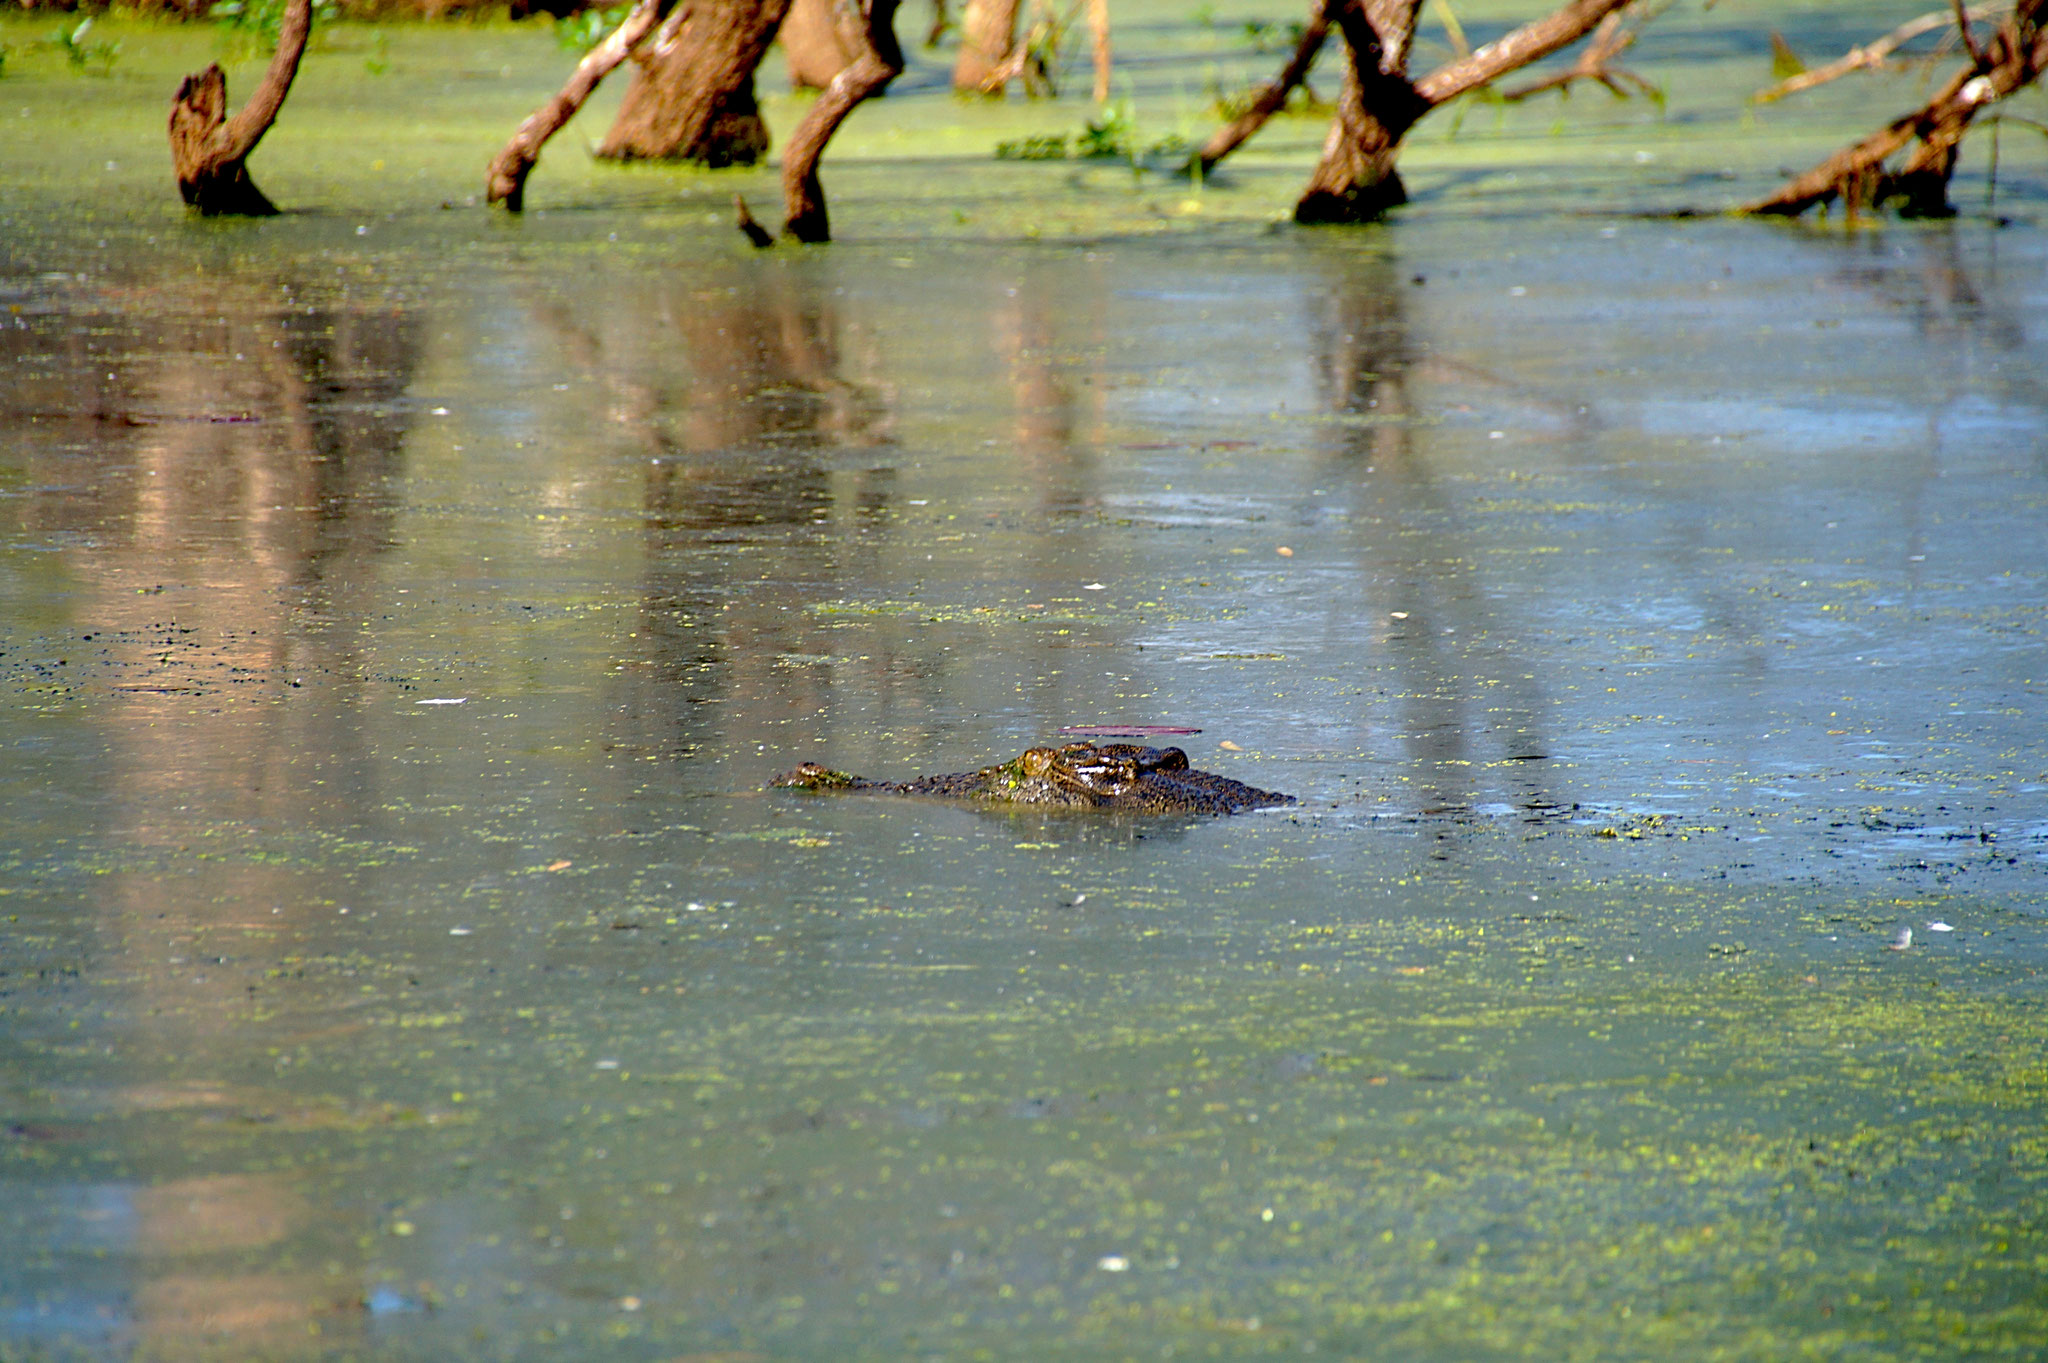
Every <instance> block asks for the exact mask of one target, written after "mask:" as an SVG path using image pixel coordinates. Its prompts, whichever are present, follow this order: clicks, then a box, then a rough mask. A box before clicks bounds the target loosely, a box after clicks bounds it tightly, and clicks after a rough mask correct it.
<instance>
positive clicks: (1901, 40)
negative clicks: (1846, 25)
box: [1750, 3, 2012, 104]
mask: <svg viewBox="0 0 2048 1363" xmlns="http://www.w3.org/2000/svg"><path fill="white" fill-rule="evenodd" d="M2011 8H2012V7H2011V6H2010V5H2008V4H2001V3H1994V4H1984V5H1976V6H1973V7H1971V8H1970V9H1968V10H1966V11H1964V13H1965V14H1967V15H1968V17H1969V18H1972V19H1994V18H1997V17H1998V16H2000V15H2002V14H2005V13H2007V12H2008V11H2009V10H2010V9H2011ZM1951 22H1953V16H1952V15H1949V14H1944V13H1942V12H1941V11H1939V10H1934V11H1930V12H1929V13H1926V14H1923V15H1920V16H1919V17H1918V18H1915V19H1908V20H1907V21H1906V22H1905V23H1903V24H1900V25H1899V26H1898V27H1897V28H1895V29H1893V30H1892V31H1891V32H1890V33H1887V34H1885V35H1884V36H1883V37H1882V38H1877V39H1874V40H1872V41H1871V42H1867V43H1865V44H1863V45H1862V46H1861V47H1852V48H1850V49H1849V50H1848V52H1846V53H1844V54H1843V55H1842V56H1840V57H1837V58H1835V60H1833V61H1831V62H1829V63H1828V64H1827V65H1825V66H1816V67H1814V68H1813V69H1812V70H1811V71H1802V72H1800V73H1799V74H1798V75H1796V76H1793V77H1791V78H1789V79H1787V80H1782V81H1779V82H1778V83H1777V84H1776V85H1773V86H1772V87H1770V88H1769V89H1768V90H1760V91H1758V92H1757V93H1756V94H1755V95H1752V96H1751V97H1750V100H1751V102H1752V103H1755V104H1769V103H1772V102H1773V101H1775V100H1780V99H1783V98H1785V96H1787V95H1796V94H1798V93H1800V92H1801V91H1803V90H1811V89H1813V88H1814V87H1815V86H1817V85H1826V84H1827V83H1828V82H1829V81H1832V80H1840V79H1841V78H1842V77H1843V76H1846V75H1848V74H1849V73H1850V72H1851V71H1862V70H1869V69H1874V68H1876V67H1880V66H1883V65H1884V63H1885V60H1886V58H1888V57H1890V56H1891V55H1892V53H1894V52H1896V51H1898V50H1899V49H1900V48H1901V47H1903V46H1905V45H1906V44H1907V43H1909V42H1911V41H1913V39H1915V38H1917V37H1919V36H1920V35H1921V34H1923V33H1932V32H1934V31H1935V30H1936V29H1939V28H1946V27H1948V25H1949V24H1950V23H1951ZM1972 55H1973V57H1974V56H1976V54H1975V53H1974V52H1973V53H1972ZM1979 60H1981V58H1979Z"/></svg>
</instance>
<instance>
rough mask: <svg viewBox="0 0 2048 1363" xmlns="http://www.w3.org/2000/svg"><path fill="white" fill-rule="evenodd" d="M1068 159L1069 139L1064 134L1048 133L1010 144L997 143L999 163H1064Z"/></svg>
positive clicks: (1022, 138) (1024, 138)
mask: <svg viewBox="0 0 2048 1363" xmlns="http://www.w3.org/2000/svg"><path fill="white" fill-rule="evenodd" d="M1066 159H1067V139H1066V136H1065V134H1062V133H1048V134H1046V135H1044V136H1041V137H1019V138H1015V139H1013V140H1011V141H1008V142H998V143H996V160H998V161H1064V160H1066Z"/></svg>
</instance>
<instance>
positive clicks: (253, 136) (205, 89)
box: [170, 0, 313, 217]
mask: <svg viewBox="0 0 2048 1363" xmlns="http://www.w3.org/2000/svg"><path fill="white" fill-rule="evenodd" d="M312 31H313V3H312V0H288V2H287V4H286V5H285V11H284V20H283V23H282V26H281V27H280V28H279V29H278V34H277V51H276V52H275V53H273V54H272V55H271V58H270V66H269V68H268V69H267V70H265V71H264V73H263V81H262V83H261V84H259V85H258V86H257V87H256V93H255V94H253V95H251V96H249V101H248V103H246V104H244V105H243V106H242V107H241V109H240V110H239V111H238V112H237V113H236V114H235V116H234V117H233V118H229V117H228V116H227V109H228V78H227V73H226V72H224V71H222V70H221V69H220V63H218V62H215V63H213V64H212V65H211V66H208V67H207V68H206V69H205V70H204V71H201V72H198V73H197V74H195V75H190V76H187V77H185V79H184V81H183V82H182V83H180V84H179V86H178V94H177V97H176V98H174V99H173V100H172V101H171V120H170V135H171V164H172V167H173V168H174V169H175V170H176V172H177V176H178V193H179V194H180V195H181V196H182V197H183V198H184V200H185V202H186V203H187V204H189V205H191V206H192V207H193V208H196V209H198V210H199V211H200V212H201V213H204V214H208V215H214V214H229V215H239V216H242V217H268V216H269V215H271V214H273V213H275V212H277V205H276V204H273V203H272V202H271V201H270V200H269V199H268V198H266V197H265V196H264V193H263V191H262V190H260V189H258V188H256V182H255V181H254V180H251V179H250V178H249V168H248V166H247V164H246V162H247V161H248V159H249V153H251V152H253V151H255V150H256V144H257V143H258V142H261V141H262V140H263V134H265V133H267V132H269V131H270V125H271V124H272V123H275V122H276V121H277V114H278V111H279V110H280V109H282V108H283V107H284V97H285V96H286V95H287V94H289V93H290V92H291V88H292V80H293V78H294V77H296V76H297V75H298V73H299V58H300V57H301V56H303V55H304V54H305V51H306V37H307V35H308V34H310V33H311V32H312Z"/></svg>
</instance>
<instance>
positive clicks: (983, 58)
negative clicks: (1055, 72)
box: [953, 0, 1020, 95]
mask: <svg viewBox="0 0 2048 1363" xmlns="http://www.w3.org/2000/svg"><path fill="white" fill-rule="evenodd" d="M1019 4H1020V0H967V10H966V13H965V14H963V15H962V16H961V20H960V59H959V60H958V61H956V62H955V63H954V64H953V93H954V94H956V95H1000V94H1002V93H1003V87H1002V86H1001V85H1000V84H998V85H996V86H995V87H994V88H993V89H991V88H990V82H991V81H993V80H994V79H995V77H996V75H997V73H998V72H1000V71H1002V70H1003V68H1004V66H1005V64H1006V63H1007V62H1008V61H1009V59H1010V50H1011V49H1012V48H1014V47H1015V46H1016V45H1017V10H1018V7H1019Z"/></svg>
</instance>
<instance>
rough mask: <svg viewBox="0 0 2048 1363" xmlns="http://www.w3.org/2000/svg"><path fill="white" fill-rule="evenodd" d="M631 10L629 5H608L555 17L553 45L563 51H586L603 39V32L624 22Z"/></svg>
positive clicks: (605, 32) (607, 31)
mask: <svg viewBox="0 0 2048 1363" xmlns="http://www.w3.org/2000/svg"><path fill="white" fill-rule="evenodd" d="M632 11H633V7H632V6H631V5H610V6H606V7H604V8H600V9H587V10H584V11H583V12H582V13H580V14H572V15H570V16H569V17H568V18H566V19H557V20H555V45H556V46H557V47H559V48H561V49H562V50H563V51H564V52H576V53H583V52H588V51H589V50H590V49H591V48H593V47H596V46H597V45H598V44H599V43H601V42H603V41H604V36H605V34H607V33H610V32H611V31H612V30H613V29H615V28H617V27H618V26H619V25H620V24H622V23H624V22H625V21H626V16H627V15H628V14H630V13H632Z"/></svg>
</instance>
